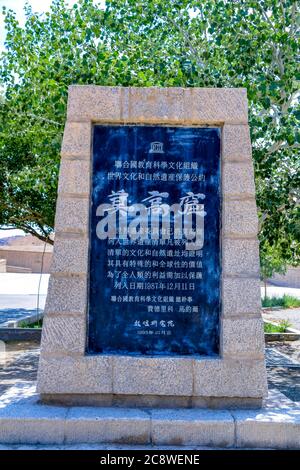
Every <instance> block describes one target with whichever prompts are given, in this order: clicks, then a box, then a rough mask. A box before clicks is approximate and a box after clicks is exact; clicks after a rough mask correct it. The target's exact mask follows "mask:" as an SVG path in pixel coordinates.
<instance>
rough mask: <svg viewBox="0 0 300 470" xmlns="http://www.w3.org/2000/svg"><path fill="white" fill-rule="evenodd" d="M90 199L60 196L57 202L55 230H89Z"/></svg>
mask: <svg viewBox="0 0 300 470" xmlns="http://www.w3.org/2000/svg"><path fill="white" fill-rule="evenodd" d="M88 220H89V199H88V198H79V199H77V198H65V197H61V196H59V197H58V199H57V203H56V216H55V230H56V231H62V232H66V231H72V232H79V233H87V232H88Z"/></svg>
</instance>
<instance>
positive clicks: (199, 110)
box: [185, 88, 248, 124]
mask: <svg viewBox="0 0 300 470" xmlns="http://www.w3.org/2000/svg"><path fill="white" fill-rule="evenodd" d="M185 115H186V121H187V122H188V123H199V124H217V123H235V124H237V123H239V124H247V122H248V106H247V91H246V89H245V88H187V89H185Z"/></svg>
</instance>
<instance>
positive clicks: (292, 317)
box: [263, 308, 300, 331]
mask: <svg viewBox="0 0 300 470" xmlns="http://www.w3.org/2000/svg"><path fill="white" fill-rule="evenodd" d="M263 317H264V319H265V320H270V321H274V322H276V323H278V322H279V321H280V320H287V321H288V322H289V323H290V324H291V327H292V328H295V329H296V330H299V331H300V308H286V309H282V310H277V309H276V310H264V311H263Z"/></svg>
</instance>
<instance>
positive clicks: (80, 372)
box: [37, 354, 112, 394]
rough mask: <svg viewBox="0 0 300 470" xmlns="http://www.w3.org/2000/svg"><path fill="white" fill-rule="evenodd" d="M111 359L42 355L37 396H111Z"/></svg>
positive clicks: (106, 357) (104, 357) (107, 357)
mask: <svg viewBox="0 0 300 470" xmlns="http://www.w3.org/2000/svg"><path fill="white" fill-rule="evenodd" d="M111 377H112V358H111V357H110V356H101V357H100V358H99V357H95V356H85V357H82V356H80V355H77V356H74V357H71V356H62V357H52V356H50V355H47V354H43V355H42V357H41V359H40V367H39V372H38V388H37V389H38V392H39V393H41V394H43V393H57V394H60V393H61V394H64V393H90V394H93V393H112V381H111Z"/></svg>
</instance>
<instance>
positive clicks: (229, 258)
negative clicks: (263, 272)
mask: <svg viewBox="0 0 300 470" xmlns="http://www.w3.org/2000/svg"><path fill="white" fill-rule="evenodd" d="M258 249H259V245H258V241H257V240H256V239H248V240H247V239H246V240H241V239H229V238H225V240H223V250H222V254H223V273H224V274H225V276H226V275H227V274H229V275H233V274H237V275H238V274H244V275H251V276H253V275H254V276H255V275H256V276H257V277H258V276H259V272H260V269H259V251H258Z"/></svg>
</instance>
